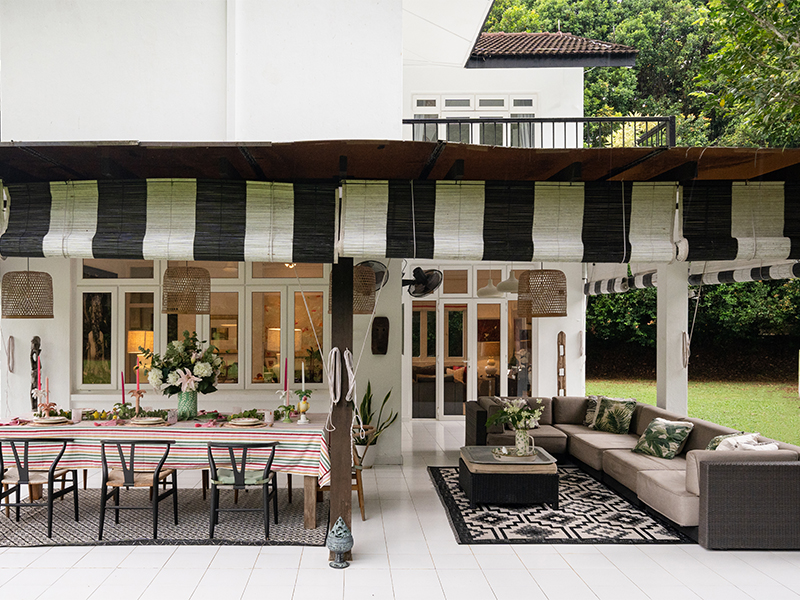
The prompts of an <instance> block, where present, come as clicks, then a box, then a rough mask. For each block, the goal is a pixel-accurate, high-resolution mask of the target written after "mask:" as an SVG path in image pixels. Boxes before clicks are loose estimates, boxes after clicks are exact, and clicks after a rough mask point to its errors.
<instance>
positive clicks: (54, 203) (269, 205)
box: [0, 179, 337, 262]
mask: <svg viewBox="0 0 800 600" xmlns="http://www.w3.org/2000/svg"><path fill="white" fill-rule="evenodd" d="M7 190H8V194H9V198H10V212H9V218H8V224H7V227H6V231H5V233H4V234H3V235H2V237H0V255H2V256H31V257H51V256H53V257H55V256H59V257H67V258H130V259H168V260H230V261H268V262H332V261H333V256H334V240H335V226H336V218H335V217H336V194H337V189H336V186H335V185H334V184H332V183H331V184H328V183H326V184H313V183H295V184H289V183H264V182H253V181H241V182H238V181H237V182H231V181H210V180H209V181H206V180H195V179H147V180H133V181H73V182H53V183H33V184H24V185H23V184H20V185H9V186H8V188H7Z"/></svg>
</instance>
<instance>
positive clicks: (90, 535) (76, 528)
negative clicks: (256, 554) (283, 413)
mask: <svg viewBox="0 0 800 600" xmlns="http://www.w3.org/2000/svg"><path fill="white" fill-rule="evenodd" d="M148 494H149V491H148V490H147V489H131V490H121V493H120V504H121V505H122V506H125V505H128V506H147V504H148V502H149V500H148ZM220 503H221V506H222V508H233V507H234V504H233V491H232V490H220ZM261 506H262V505H261V490H250V491H248V492H247V493H245V492H239V504H238V505H237V506H236V508H261ZM78 509H79V512H78V516H79V518H80V521H78V522H77V523H76V522H75V519H74V513H73V510H72V496H71V495H67V496H65V497H64V499H63V501H62V500H56V501H55V503H54V514H53V538H52V539H49V538H48V537H47V509H46V508H38V507H37V508H22V509H20V521H19V523H17V522H16V521H15V520H14V509H13V508H12V509H11V516H10V518H7V517H6V515H5V512H6V511H5V506H4V505H0V547H24V546H61V545H65V546H85V545H91V546H99V545H147V544H163V545H241V546H252V545H257V546H281V545H283V546H323V545H325V538H326V536H327V531H328V513H329V510H328V499H327V497H326V499H325V501H324V502H322V503H319V504H317V524H318V526H317V528H316V529H303V490H302V489H295V490H294V495H293V498H292V503H291V504H289V502H288V493H287V492H286V490H285V489H279V490H278V523H277V525H276V524H275V521H274V515H273V513H272V503H271V502H270V524H269V538H270V539H269V540H265V539H264V519H263V516H262V513H248V512H244V513H222V514H220V517H219V524H218V525H217V526H216V529H215V531H214V539H213V540H210V539H209V538H208V523H209V503H208V500H203V496H202V490H199V489H184V488H179V489H178V525H175V523H174V521H173V518H172V498H167V499H166V500H164V501H162V502H161V504H160V505H159V507H158V515H159V519H158V539H157V540H155V541H153V540H152V539H149V538H151V537H152V535H153V520H152V516H151V512H150V511H149V510H123V511H120V524H119V525H115V524H114V512H112V511H109V510H107V511H106V522H105V529H104V530H103V541H101V542H98V541H97V533H98V525H99V523H100V490H99V489H89V490H80V491H79V492H78Z"/></svg>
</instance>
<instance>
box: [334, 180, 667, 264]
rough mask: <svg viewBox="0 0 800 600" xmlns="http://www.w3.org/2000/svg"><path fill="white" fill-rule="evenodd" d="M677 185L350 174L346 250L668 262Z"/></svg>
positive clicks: (398, 254) (372, 254)
mask: <svg viewBox="0 0 800 600" xmlns="http://www.w3.org/2000/svg"><path fill="white" fill-rule="evenodd" d="M676 189H677V187H676V185H675V184H670V183H630V182H627V183H626V182H601V183H572V184H569V183H549V182H547V183H539V182H537V183H534V182H494V181H486V182H483V181H478V182H476V181H464V182H460V181H438V182H407V181H406V182H393V181H390V182H377V181H347V182H345V184H344V185H343V194H342V198H343V200H342V202H343V205H342V243H341V252H342V254H343V255H344V256H352V257H354V258H357V259H358V258H369V257H372V258H374V257H380V256H385V257H388V258H432V259H439V260H470V261H480V260H492V261H548V262H549V261H561V262H614V263H624V262H628V261H631V260H634V261H639V262H667V261H670V260H672V259H673V258H674V257H675V245H674V243H673V241H672V232H673V224H674V215H675V200H676Z"/></svg>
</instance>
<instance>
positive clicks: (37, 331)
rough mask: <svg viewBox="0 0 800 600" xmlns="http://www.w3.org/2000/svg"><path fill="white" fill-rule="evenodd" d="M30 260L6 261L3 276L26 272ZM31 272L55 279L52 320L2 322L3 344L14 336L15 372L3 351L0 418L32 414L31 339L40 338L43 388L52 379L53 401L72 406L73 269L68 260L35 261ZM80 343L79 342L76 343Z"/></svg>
mask: <svg viewBox="0 0 800 600" xmlns="http://www.w3.org/2000/svg"><path fill="white" fill-rule="evenodd" d="M26 268H27V260H26V259H24V258H9V259H8V260H5V261H3V263H2V266H1V267H0V273H2V274H4V273H7V272H9V271H24V270H26ZM30 270H31V271H45V272H47V273H49V274H50V276H51V277H52V278H53V319H2V321H0V331H2V343H3V347H4V348H5V349H7V348H8V338H9V336H13V337H14V353H13V362H14V372H13V373H11V372H9V370H8V357H7V355H6V350H3V352H2V365H0V373H1V375H0V376H1V377H2V381H3V384H2V387H1V388H0V394H2V398H0V418H2V419H8V418H9V417H14V416H17V415H22V414H25V413H30V412H31V400H30V388H31V363H30V353H31V339H32V338H33V336H35V335H38V336H39V337H40V338H41V348H42V355H41V360H42V387H44V378H45V377H49V378H50V399H51V401H53V402H55V403H56V404H58V405H59V406H60V407H68V406H69V398H70V388H69V385H65V382H69V380H70V368H71V360H70V358H71V356H70V347H71V346H70V341H69V339H70V337H69V333H70V314H71V311H72V288H73V284H74V282H73V281H72V270H71V269H70V261H69V260H68V259H58V258H49V259H43V258H32V259H30ZM76 343H79V342H76Z"/></svg>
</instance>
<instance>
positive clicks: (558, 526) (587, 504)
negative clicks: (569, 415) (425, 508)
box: [428, 465, 693, 544]
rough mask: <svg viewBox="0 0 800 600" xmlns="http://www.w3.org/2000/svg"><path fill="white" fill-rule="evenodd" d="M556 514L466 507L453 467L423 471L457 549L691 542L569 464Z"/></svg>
mask: <svg viewBox="0 0 800 600" xmlns="http://www.w3.org/2000/svg"><path fill="white" fill-rule="evenodd" d="M558 470H559V480H558V481H559V491H558V496H559V508H560V509H559V510H551V509H550V508H549V507H548V506H546V505H543V504H542V505H537V504H532V505H527V506H493V505H484V504H478V505H477V506H476V507H475V508H470V507H469V500H468V499H467V497H466V495H465V494H464V492H463V491H462V490H461V487H460V486H459V484H458V467H428V471H429V473H430V476H431V479H433V483H434V486H435V487H436V491H437V492H438V493H439V499H440V500H441V501H442V504H444V507H445V508H446V509H447V512H448V516H449V519H450V525H451V526H452V528H453V531H454V532H455V534H456V540H457V541H458V543H459V544H620V543H623V544H624V543H630V544H681V543H683V544H688V543H693V542H692V541H691V540H689V539H688V538H687V537H685V536H684V535H683V534H681V533H680V532H678V531H676V530H675V529H673V528H671V527H669V526H668V525H665V524H663V523H661V522H659V521H657V520H655V519H654V518H653V517H651V516H650V515H648V514H647V513H645V512H644V511H643V510H641V509H639V508H636V507H635V506H633V505H632V504H630V503H629V502H628V501H627V500H625V499H624V498H621V497H620V496H618V495H617V494H615V493H614V492H613V491H611V490H610V489H608V488H607V487H606V486H604V485H603V484H602V483H600V482H598V481H596V480H595V479H593V478H592V477H590V476H589V475H587V474H586V473H584V472H583V471H581V470H580V469H579V468H578V467H576V466H574V465H559V467H558Z"/></svg>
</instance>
